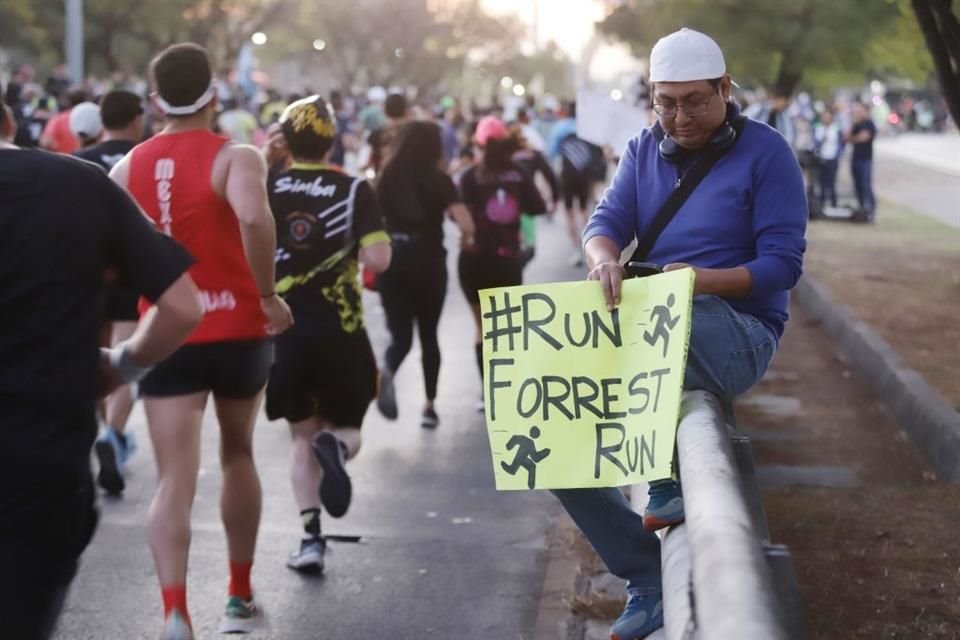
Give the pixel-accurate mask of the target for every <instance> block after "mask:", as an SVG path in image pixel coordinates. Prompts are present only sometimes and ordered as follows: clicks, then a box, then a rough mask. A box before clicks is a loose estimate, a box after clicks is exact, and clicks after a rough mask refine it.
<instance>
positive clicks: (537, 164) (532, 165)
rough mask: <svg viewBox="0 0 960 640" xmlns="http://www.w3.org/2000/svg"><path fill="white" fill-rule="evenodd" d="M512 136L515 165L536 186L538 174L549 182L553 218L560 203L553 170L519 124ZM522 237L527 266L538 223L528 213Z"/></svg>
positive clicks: (512, 128)
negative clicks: (514, 148)
mask: <svg viewBox="0 0 960 640" xmlns="http://www.w3.org/2000/svg"><path fill="white" fill-rule="evenodd" d="M510 135H511V136H512V137H513V139H514V141H515V146H516V149H517V150H516V151H514V152H513V161H514V163H516V165H517V166H519V167H520V168H521V169H523V170H524V171H525V172H526V173H527V175H528V176H530V178H531V179H532V180H534V184H536V178H537V174H540V175H541V176H543V179H544V180H546V181H547V186H549V187H550V204H549V205H548V206H547V213H549V214H550V215H551V216H552V215H553V212H554V211H555V210H556V207H557V203H558V202H559V201H560V185H559V183H558V182H557V176H556V174H555V173H554V172H553V168H552V167H551V166H550V163H549V162H547V159H546V157H544V155H543V154H542V153H541V152H540V151H538V150H536V149H534V148H533V147H531V146H530V141H529V140H527V139H526V137H525V136H524V133H523V128H522V127H521V126H520V125H519V124H514V125H511V127H510ZM520 236H521V238H522V239H523V249H522V251H521V263H522V264H523V266H526V265H527V263H529V262H530V261H531V260H533V256H534V255H535V254H536V246H537V226H536V221H535V220H534V219H533V217H532V216H530V214H528V213H526V212H524V213H523V215H522V217H521V219H520Z"/></svg>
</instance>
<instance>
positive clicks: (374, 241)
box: [360, 231, 393, 273]
mask: <svg viewBox="0 0 960 640" xmlns="http://www.w3.org/2000/svg"><path fill="white" fill-rule="evenodd" d="M364 243H366V244H364ZM392 257H393V250H392V249H391V248H390V236H388V235H387V234H386V233H385V232H383V231H380V232H377V233H372V234H370V235H369V236H367V237H365V238H363V239H361V240H360V262H362V263H363V265H364V266H365V267H367V268H369V269H370V270H371V271H373V272H374V273H383V272H384V271H386V270H387V268H388V267H389V266H390V259H391V258H392Z"/></svg>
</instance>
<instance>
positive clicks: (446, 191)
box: [433, 171, 463, 210]
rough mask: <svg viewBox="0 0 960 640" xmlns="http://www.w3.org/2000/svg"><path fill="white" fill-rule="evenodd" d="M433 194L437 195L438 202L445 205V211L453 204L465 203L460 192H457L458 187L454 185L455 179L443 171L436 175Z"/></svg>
mask: <svg viewBox="0 0 960 640" xmlns="http://www.w3.org/2000/svg"><path fill="white" fill-rule="evenodd" d="M433 192H434V193H435V194H436V195H437V201H438V202H442V203H443V208H444V210H446V208H447V207H449V206H450V205H452V204H455V203H457V202H462V201H463V199H462V198H461V197H460V192H459V191H457V185H455V184H453V178H451V177H450V176H448V175H447V174H445V173H443V172H442V171H437V173H436V178H434V186H433Z"/></svg>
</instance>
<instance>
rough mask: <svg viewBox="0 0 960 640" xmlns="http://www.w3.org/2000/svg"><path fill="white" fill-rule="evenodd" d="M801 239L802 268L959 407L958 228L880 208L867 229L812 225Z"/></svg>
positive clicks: (887, 206)
mask: <svg viewBox="0 0 960 640" xmlns="http://www.w3.org/2000/svg"><path fill="white" fill-rule="evenodd" d="M957 196H958V200H960V193H958V194H957ZM807 240H808V249H807V255H806V258H805V261H804V265H805V267H804V268H805V270H806V271H807V272H809V273H810V274H811V275H813V276H814V277H815V278H816V279H817V280H819V281H820V282H822V283H824V284H825V285H826V286H827V288H828V289H829V290H830V292H831V293H832V294H833V296H834V298H835V299H836V300H837V301H838V302H841V303H842V304H844V305H845V306H847V307H848V308H850V309H851V310H852V311H853V313H854V315H855V316H856V317H857V318H859V319H861V320H864V321H866V322H867V323H868V324H869V325H870V326H871V327H872V328H873V329H874V330H876V331H877V333H879V334H880V336H881V337H882V338H883V339H884V340H886V341H887V342H888V343H890V345H891V346H892V347H893V349H894V350H895V351H896V352H897V353H899V354H900V356H901V357H902V358H903V359H904V361H905V362H906V364H907V366H909V367H910V368H912V369H916V370H917V371H918V372H920V374H921V375H923V376H924V378H926V379H927V380H928V381H929V382H930V384H931V385H933V387H934V388H935V389H937V390H938V391H939V392H940V393H941V394H942V395H943V397H944V398H946V400H947V401H948V402H949V403H950V404H951V406H954V407H958V408H960V376H958V375H957V373H956V372H957V371H958V370H960V349H958V348H957V345H958V344H960V229H958V228H954V227H949V226H947V225H944V224H942V223H940V222H938V221H936V220H933V219H931V218H928V217H926V216H923V215H921V214H918V213H914V212H912V211H910V210H908V209H904V208H902V207H898V206H896V205H893V204H890V203H888V202H884V203H882V206H881V208H880V209H879V211H878V222H877V223H876V224H874V225H857V224H851V223H845V222H829V221H828V222H822V221H818V222H812V223H811V224H810V226H809V228H808V230H807Z"/></svg>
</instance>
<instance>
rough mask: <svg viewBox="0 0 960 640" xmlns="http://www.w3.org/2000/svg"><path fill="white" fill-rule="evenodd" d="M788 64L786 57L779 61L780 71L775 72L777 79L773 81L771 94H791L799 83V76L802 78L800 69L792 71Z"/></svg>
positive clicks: (788, 95)
mask: <svg viewBox="0 0 960 640" xmlns="http://www.w3.org/2000/svg"><path fill="white" fill-rule="evenodd" d="M788 64H789V62H788V60H787V59H786V58H784V59H783V61H782V62H781V63H780V71H779V72H778V73H777V79H776V81H775V82H774V83H773V95H777V96H787V97H790V96H792V95H793V92H794V91H796V89H797V86H798V85H799V84H800V80H801V78H803V72H802V71H794V70H792V69H790V68H789V67H788V66H787V65H788Z"/></svg>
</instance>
